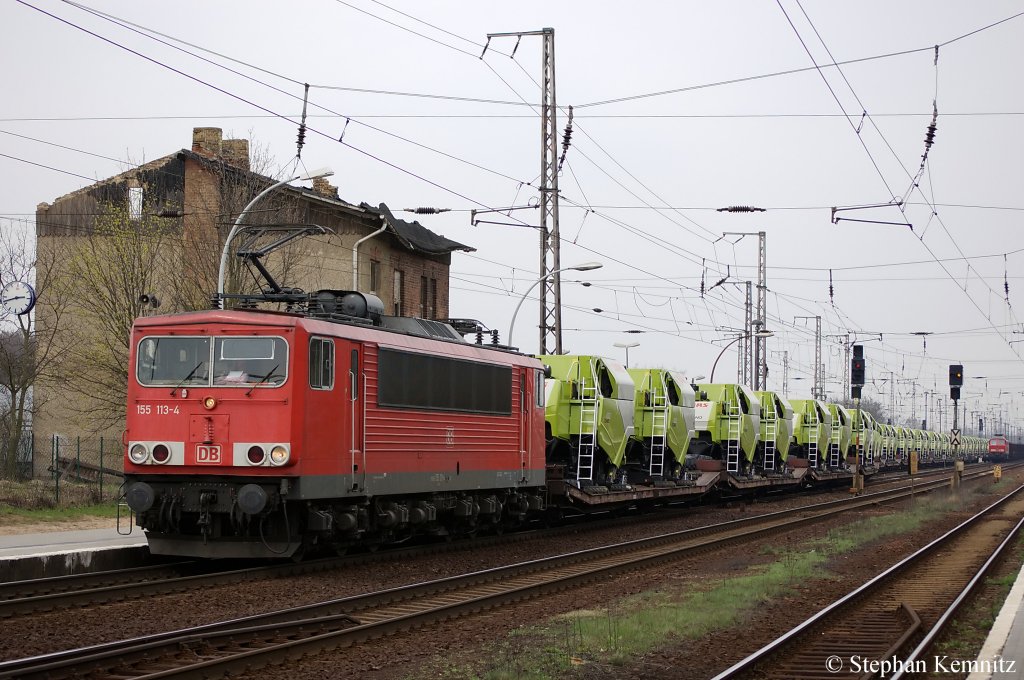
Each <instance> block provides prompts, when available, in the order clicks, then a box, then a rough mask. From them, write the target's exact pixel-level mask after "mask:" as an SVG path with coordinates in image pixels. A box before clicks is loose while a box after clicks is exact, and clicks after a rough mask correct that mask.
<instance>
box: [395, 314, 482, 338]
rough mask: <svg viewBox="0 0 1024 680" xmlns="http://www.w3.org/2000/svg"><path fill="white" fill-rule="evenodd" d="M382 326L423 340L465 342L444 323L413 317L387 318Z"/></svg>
mask: <svg viewBox="0 0 1024 680" xmlns="http://www.w3.org/2000/svg"><path fill="white" fill-rule="evenodd" d="M381 325H382V326H383V327H384V328H389V329H391V330H394V331H401V332H402V333H408V334H409V335H418V336H420V337H421V338H434V339H435V340H455V341H456V342H465V340H464V339H463V337H462V335H461V334H460V333H458V332H457V331H456V330H455V329H454V328H452V327H451V326H449V325H448V324H446V323H444V322H442V321H432V320H430V319H419V318H416V317H412V316H385V317H382V319H381Z"/></svg>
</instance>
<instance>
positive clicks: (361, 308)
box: [309, 290, 384, 326]
mask: <svg viewBox="0 0 1024 680" xmlns="http://www.w3.org/2000/svg"><path fill="white" fill-rule="evenodd" d="M383 313H384V303H383V302H381V301H380V298H379V297H377V296H376V295H373V294H372V293H360V292H358V291H354V290H319V291H317V292H316V293H314V294H313V295H311V296H310V300H309V315H310V316H312V317H316V318H322V319H333V320H338V321H350V320H364V323H372V324H373V325H375V326H379V325H380V319H381V315H382V314H383Z"/></svg>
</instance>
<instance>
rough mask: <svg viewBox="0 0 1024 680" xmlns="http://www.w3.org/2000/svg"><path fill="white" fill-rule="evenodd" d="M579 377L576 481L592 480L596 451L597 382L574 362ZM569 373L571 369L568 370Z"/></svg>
mask: <svg viewBox="0 0 1024 680" xmlns="http://www.w3.org/2000/svg"><path fill="white" fill-rule="evenodd" d="M575 367H576V375H577V377H578V378H579V381H578V384H579V395H578V396H579V402H580V403H579V409H580V419H579V429H578V432H579V442H578V445H577V448H578V450H577V458H576V461H577V462H576V481H577V482H579V483H580V484H581V485H582V483H583V482H592V481H594V456H595V454H596V452H597V406H598V404H597V394H598V393H597V383H596V382H595V381H594V380H588V379H587V377H586V376H584V375H583V372H582V371H581V370H580V367H579V364H576V366H575ZM570 375H571V370H570Z"/></svg>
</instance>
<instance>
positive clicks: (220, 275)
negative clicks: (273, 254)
mask: <svg viewBox="0 0 1024 680" xmlns="http://www.w3.org/2000/svg"><path fill="white" fill-rule="evenodd" d="M333 174H334V171H333V170H331V169H330V168H318V169H316V170H314V171H313V172H310V173H307V174H302V175H295V176H294V177H289V178H288V179H283V180H281V181H280V182H278V183H277V184H272V185H270V186H269V187H267V188H266V189H264V190H263V191H261V192H260V193H258V194H256V198H254V199H252V200H251V201H249V205H247V206H245V208H243V209H242V212H241V213H239V214H238V218H237V219H236V220H235V223H234V224H232V225H231V231H229V232H228V237H227V238H226V239H225V240H224V249H223V250H222V251H221V253H220V269H219V270H218V271H217V304H218V306H219V307H223V305H224V302H223V300H224V273H225V269H226V268H227V265H228V253H229V252H230V249H231V240H232V239H233V238H235V236H236V235H237V234H238V229H239V228H240V227H241V226H242V220H243V219H245V216H246V215H247V214H248V213H249V211H250V210H252V207H253V206H254V205H256V204H257V203H259V201H260V199H262V198H263V197H264V196H266V195H267V194H269V193H270V192H272V191H274V190H275V189H279V188H280V187H283V186H284V185H285V184H288V183H289V182H294V181H295V180H302V181H306V180H310V179H320V178H321V177H330V176H331V175H333Z"/></svg>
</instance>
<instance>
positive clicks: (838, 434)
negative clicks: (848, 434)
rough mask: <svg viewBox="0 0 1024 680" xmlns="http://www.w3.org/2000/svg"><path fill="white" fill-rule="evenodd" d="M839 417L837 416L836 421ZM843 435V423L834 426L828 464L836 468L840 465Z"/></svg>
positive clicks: (829, 446)
mask: <svg viewBox="0 0 1024 680" xmlns="http://www.w3.org/2000/svg"><path fill="white" fill-rule="evenodd" d="M838 420H839V417H838V416H837V417H836V421H838ZM842 436H843V425H842V423H838V424H836V425H833V426H832V441H831V443H829V445H828V466H829V467H830V468H832V469H833V470H835V469H836V468H838V467H839V440H840V439H842Z"/></svg>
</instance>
